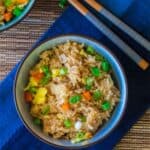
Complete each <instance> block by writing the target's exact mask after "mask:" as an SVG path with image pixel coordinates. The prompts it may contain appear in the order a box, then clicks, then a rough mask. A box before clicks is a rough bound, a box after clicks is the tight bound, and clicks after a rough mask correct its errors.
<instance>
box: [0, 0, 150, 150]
mask: <svg viewBox="0 0 150 150" xmlns="http://www.w3.org/2000/svg"><path fill="white" fill-rule="evenodd" d="M61 13H62V10H61V9H60V8H59V7H58V0H38V1H37V2H36V4H35V6H34V8H33V9H32V11H31V12H30V14H29V15H28V16H27V17H26V18H25V19H24V20H23V21H22V22H21V23H20V24H18V25H16V26H14V27H13V28H11V29H9V30H8V31H5V32H3V33H0V80H1V79H3V78H4V77H5V75H6V74H7V73H8V72H9V71H10V70H11V68H12V67H13V66H14V65H15V64H16V63H17V62H18V61H19V60H20V59H21V58H22V56H23V55H24V54H25V52H27V50H28V49H30V48H31V46H32V45H33V44H34V42H35V41H36V40H37V38H38V37H39V36H40V35H41V34H42V33H43V32H44V31H45V30H46V29H47V28H48V27H49V25H50V24H52V23H53V22H54V21H55V19H56V18H57V17H58V16H59V15H60V14H61ZM116 149H118V150H150V110H149V111H147V112H146V113H145V114H144V116H143V117H142V118H141V119H140V120H139V121H138V122H137V123H136V124H135V125H134V126H133V127H132V129H131V130H130V131H129V132H128V133H127V134H126V136H125V137H124V138H123V139H122V140H121V141H120V143H118V145H117V146H116Z"/></svg>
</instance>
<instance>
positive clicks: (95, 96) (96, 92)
mask: <svg viewBox="0 0 150 150" xmlns="http://www.w3.org/2000/svg"><path fill="white" fill-rule="evenodd" d="M101 96H102V94H101V92H100V91H99V90H97V91H95V92H94V93H93V98H94V100H96V101H98V100H99V99H100V98H101Z"/></svg>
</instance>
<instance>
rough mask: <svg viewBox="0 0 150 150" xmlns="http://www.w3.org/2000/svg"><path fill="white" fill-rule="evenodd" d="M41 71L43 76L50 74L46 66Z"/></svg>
mask: <svg viewBox="0 0 150 150" xmlns="http://www.w3.org/2000/svg"><path fill="white" fill-rule="evenodd" d="M41 69H42V71H43V72H44V74H45V75H47V74H49V73H50V71H49V67H48V66H42V67H41Z"/></svg>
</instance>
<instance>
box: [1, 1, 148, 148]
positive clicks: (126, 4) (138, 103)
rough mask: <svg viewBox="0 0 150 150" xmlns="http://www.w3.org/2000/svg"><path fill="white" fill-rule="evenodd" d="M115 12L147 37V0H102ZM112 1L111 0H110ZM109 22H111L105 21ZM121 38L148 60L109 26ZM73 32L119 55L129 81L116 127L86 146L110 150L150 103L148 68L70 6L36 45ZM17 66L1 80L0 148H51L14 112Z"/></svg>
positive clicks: (145, 53) (139, 49) (124, 37)
mask: <svg viewBox="0 0 150 150" xmlns="http://www.w3.org/2000/svg"><path fill="white" fill-rule="evenodd" d="M101 1H102V3H103V4H104V5H105V6H106V7H107V8H108V9H110V10H111V11H112V12H113V13H114V14H116V15H118V16H120V17H121V18H122V19H123V20H124V21H125V22H126V23H128V24H129V25H131V26H132V27H133V28H135V29H136V30H137V31H138V32H140V33H141V34H143V36H145V37H146V38H147V39H149V40H150V28H149V27H150V18H149V16H150V9H149V8H150V0H142V1H141V0H101ZM112 1H113V2H112ZM108 25H110V23H108ZM111 27H112V28H113V30H114V31H115V32H117V33H118V34H119V35H120V36H122V38H123V39H124V40H125V41H126V42H127V43H128V44H130V45H132V46H133V47H134V48H135V49H136V50H137V51H138V52H139V53H140V54H141V55H142V56H145V57H146V58H147V60H149V61H150V53H148V52H146V51H145V50H144V49H143V48H141V47H140V46H139V45H138V44H136V43H134V42H133V41H131V39H130V38H128V37H127V36H126V35H125V34H123V33H122V32H121V31H119V30H117V29H116V28H114V27H113V26H111ZM66 33H75V34H82V35H87V36H89V37H92V38H95V39H97V40H98V41H100V42H102V43H103V44H105V45H106V46H108V47H109V48H110V49H111V50H112V51H113V53H114V54H115V55H116V56H117V57H118V59H119V60H120V62H121V64H122V66H123V67H124V69H125V73H126V75H127V80H128V84H129V97H128V104H127V110H126V112H125V115H124V117H123V119H122V120H121V122H120V124H119V125H118V127H117V128H116V129H115V130H114V131H113V132H112V134H111V135H109V136H108V137H107V138H105V139H104V140H103V141H102V142H99V143H97V144H96V145H94V146H92V147H89V148H88V149H91V150H98V149H101V150H111V149H113V147H114V146H115V145H116V144H117V142H118V141H119V140H120V139H121V138H122V136H123V135H124V134H125V133H126V132H127V131H128V130H129V129H130V127H131V126H132V125H133V123H135V122H136V121H137V119H139V117H140V116H141V115H142V114H143V113H144V112H145V111H146V109H148V107H149V106H150V101H149V100H150V94H149V89H150V69H149V70H147V71H145V72H144V71H142V70H140V69H139V68H138V67H137V66H136V65H135V64H134V63H133V62H132V61H131V60H130V59H129V58H128V57H127V56H125V54H123V53H122V52H121V51H120V50H119V49H118V48H117V47H116V46H115V45H114V44H112V43H111V42H110V41H109V40H108V39H107V38H106V37H104V36H103V35H102V34H101V33H100V32H99V31H98V30H97V29H96V28H95V27H94V26H93V25H92V24H91V23H90V22H88V21H87V20H86V19H85V18H84V17H83V16H82V15H80V14H79V13H78V12H77V11H76V10H75V9H74V8H72V7H69V8H68V9H67V10H66V11H65V12H64V13H63V14H62V16H61V17H60V18H58V19H57V21H56V22H55V23H54V24H53V26H52V27H50V28H49V29H48V30H47V31H46V32H45V33H44V34H43V36H42V37H41V38H40V39H39V40H38V42H37V44H39V43H40V42H41V41H43V40H45V39H47V38H48V37H52V36H56V35H60V34H66ZM17 67H18V65H16V66H15V67H14V69H13V70H12V71H11V72H10V73H9V74H8V75H7V77H6V78H5V79H4V80H3V81H1V82H0V149H3V150H6V149H8V150H9V149H13V150H20V149H21V150H37V149H40V150H47V149H49V150H51V149H56V148H53V147H51V146H48V145H46V144H44V143H42V142H40V141H39V140H38V139H36V138H35V137H33V136H32V135H31V133H29V132H28V131H27V129H26V128H25V127H24V126H23V124H22V122H21V121H20V119H19V116H18V115H17V112H16V109H15V105H14V102H13V80H14V77H15V73H16V69H17Z"/></svg>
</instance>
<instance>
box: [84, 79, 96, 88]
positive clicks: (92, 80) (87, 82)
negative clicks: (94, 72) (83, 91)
mask: <svg viewBox="0 0 150 150" xmlns="http://www.w3.org/2000/svg"><path fill="white" fill-rule="evenodd" d="M93 82H94V79H93V77H87V78H86V79H85V83H86V85H88V86H92V84H93Z"/></svg>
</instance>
